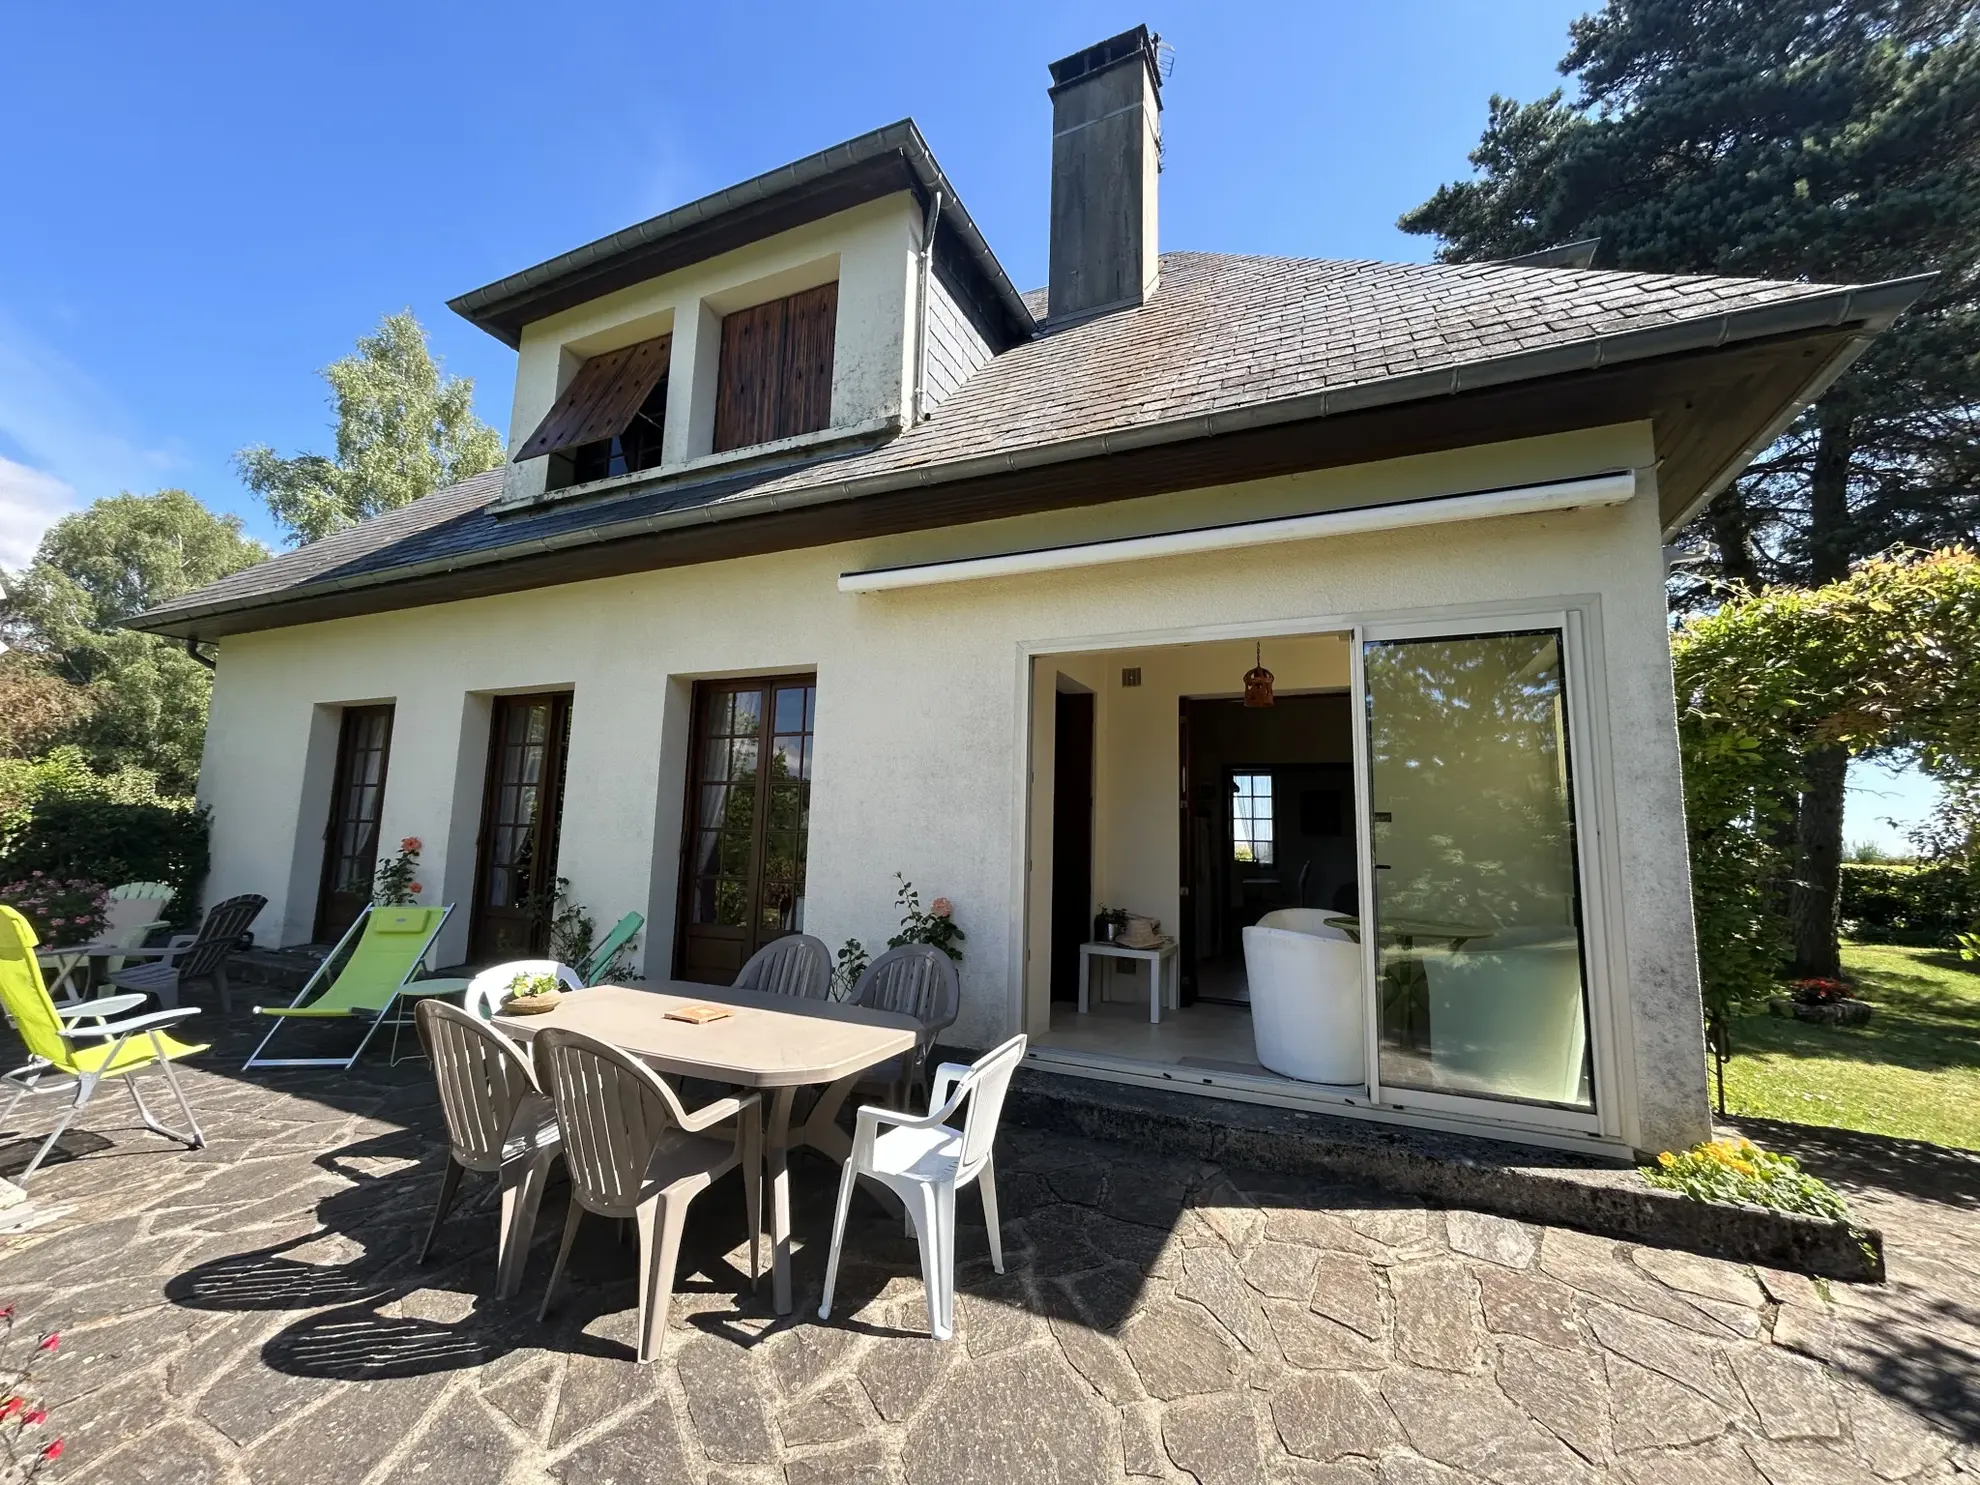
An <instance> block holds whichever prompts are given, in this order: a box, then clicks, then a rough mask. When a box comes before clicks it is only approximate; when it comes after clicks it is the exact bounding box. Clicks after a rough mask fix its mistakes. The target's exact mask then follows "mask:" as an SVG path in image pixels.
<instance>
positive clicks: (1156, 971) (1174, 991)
mask: <svg viewBox="0 0 1980 1485" xmlns="http://www.w3.org/2000/svg"><path fill="white" fill-rule="evenodd" d="M1095 959H1128V960H1138V961H1140V962H1141V963H1143V964H1146V965H1147V966H1148V1019H1149V1020H1150V1021H1153V1022H1158V1023H1159V1022H1160V1021H1161V1019H1162V1007H1163V1006H1167V1007H1168V1008H1169V1009H1170V1010H1172V1011H1173V1010H1178V1009H1180V1008H1181V1006H1182V966H1181V963H1180V962H1179V961H1178V960H1177V958H1176V941H1175V940H1174V939H1173V938H1165V939H1163V940H1162V941H1161V942H1160V943H1158V944H1153V945H1151V946H1150V947H1148V948H1146V949H1136V948H1131V947H1129V946H1128V945H1127V944H1100V943H1093V944H1081V945H1080V946H1079V1013H1080V1014H1081V1015H1082V1016H1084V1015H1085V1014H1086V1008H1087V1003H1088V1000H1089V998H1090V991H1091V985H1092V980H1093V961H1094V960H1095Z"/></svg>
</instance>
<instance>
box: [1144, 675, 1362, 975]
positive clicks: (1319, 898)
mask: <svg viewBox="0 0 1980 1485" xmlns="http://www.w3.org/2000/svg"><path fill="white" fill-rule="evenodd" d="M1181 710H1182V724H1183V734H1184V736H1185V738H1186V743H1185V748H1186V758H1185V761H1184V768H1183V774H1184V777H1185V778H1186V780H1187V788H1188V800H1187V807H1186V809H1185V810H1184V812H1183V826H1182V828H1183V838H1182V842H1181V850H1180V856H1181V860H1182V862H1183V882H1182V885H1183V889H1184V890H1183V892H1182V893H1181V899H1182V902H1183V917H1182V935H1181V938H1182V947H1181V955H1182V977H1183V986H1184V1004H1186V1005H1187V1004H1190V1003H1192V1002H1193V1001H1194V1000H1204V1001H1209V1002H1217V1003H1223V1004H1230V1005H1244V1004H1247V1003H1249V1001H1250V999H1251V992H1250V989H1249V985H1248V983H1247V981H1246V978H1245V966H1244V930H1245V929H1246V928H1249V927H1251V926H1252V925H1253V924H1255V923H1257V922H1258V920H1259V919H1260V918H1262V917H1264V916H1265V914H1267V913H1270V912H1275V911H1277V910H1278V909H1281V908H1319V909H1324V910H1328V911H1332V912H1338V913H1343V914H1346V915H1347V916H1350V917H1352V916H1353V915H1354V914H1355V912H1356V911H1357V910H1358V905H1359V899H1358V895H1357V894H1358V891H1359V869H1358V865H1357V860H1358V857H1357V852H1356V850H1355V841H1354V793H1353V790H1354V738H1353V734H1352V731H1351V728H1352V726H1353V717H1352V709H1351V707H1350V705H1349V701H1348V694H1347V692H1345V691H1325V692H1311V693H1306V694H1299V695H1289V696H1285V695H1282V696H1277V697H1275V698H1274V699H1273V704H1272V705H1271V706H1266V707H1259V706H1246V705H1245V704H1244V702H1243V701H1242V700H1241V699H1238V698H1235V697H1184V698H1182V700H1181ZM1191 992H1194V993H1193V995H1192V994H1191Z"/></svg>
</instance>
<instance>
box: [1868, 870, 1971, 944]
mask: <svg viewBox="0 0 1980 1485" xmlns="http://www.w3.org/2000/svg"><path fill="white" fill-rule="evenodd" d="M1976 885H1980V884H1976V883H1975V881H1974V876H1973V873H1972V872H1971V871H1970V870H1969V869H1968V868H1966V867H1964V866H1960V865H1958V864H1956V863H1952V862H1941V863H1936V864H1933V865H1928V866H1885V865H1878V866H1872V865H1868V864H1859V863H1856V862H1845V863H1844V864H1843V869H1842V912H1841V917H1842V923H1843V931H1844V932H1845V933H1847V934H1849V935H1850V936H1851V937H1853V938H1864V939H1883V938H1905V939H1914V940H1916V939H1926V940H1929V941H1931V942H1934V943H1943V942H1946V941H1947V940H1948V938H1949V936H1950V935H1952V934H1954V933H1963V932H1965V931H1966V930H1967V929H1969V928H1971V927H1972V926H1973V922H1974V919H1975V918H1980V892H1976V890H1975V888H1976Z"/></svg>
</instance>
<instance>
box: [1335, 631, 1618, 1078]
mask: <svg viewBox="0 0 1980 1485" xmlns="http://www.w3.org/2000/svg"><path fill="white" fill-rule="evenodd" d="M1566 633H1567V630H1566V624H1565V621H1560V622H1556V623H1552V624H1544V625H1543V624H1536V625H1535V626H1534V627H1531V628H1528V627H1519V628H1508V629H1504V630H1500V631H1497V632H1491V633H1470V634H1432V635H1419V634H1416V633H1411V632H1409V631H1395V632H1393V633H1389V634H1385V633H1383V632H1380V631H1377V632H1374V633H1372V634H1370V635H1369V636H1368V637H1366V638H1365V640H1364V643H1363V645H1362V653H1361V668H1362V677H1363V686H1364V696H1365V700H1366V706H1367V713H1366V723H1367V737H1366V745H1367V770H1368V799H1369V814H1368V818H1369V822H1370V839H1369V848H1370V851H1371V854H1372V857H1373V859H1372V862H1371V863H1370V864H1371V865H1372V866H1373V867H1374V870H1373V872H1372V874H1371V875H1372V883H1371V886H1370V891H1369V893H1368V898H1369V902H1370V905H1371V906H1372V909H1373V914H1374V922H1373V923H1372V924H1371V925H1369V927H1370V928H1371V930H1372V931H1371V932H1370V933H1368V934H1367V935H1366V936H1365V937H1366V939H1367V940H1368V942H1369V944H1370V949H1371V952H1370V957H1371V958H1372V960H1373V970H1374V997H1375V1024H1376V1028H1377V1032H1376V1037H1375V1043H1376V1047H1375V1051H1376V1061H1377V1067H1376V1070H1377V1075H1378V1077H1379V1081H1380V1087H1381V1090H1382V1096H1383V1098H1384V1099H1385V1100H1392V1099H1394V1098H1395V1095H1397V1094H1404V1095H1405V1096H1404V1097H1403V1098H1402V1099H1400V1100H1397V1101H1402V1102H1409V1101H1412V1100H1411V1099H1410V1098H1409V1097H1408V1095H1409V1094H1415V1095H1418V1096H1419V1097H1418V1099H1417V1100H1416V1101H1426V1100H1425V1099H1424V1098H1423V1097H1422V1096H1424V1095H1427V1096H1428V1099H1430V1100H1437V1101H1441V1100H1442V1099H1443V1098H1445V1097H1449V1098H1453V1099H1467V1100H1468V1099H1491V1100H1495V1101H1498V1102H1500V1103H1501V1104H1503V1103H1505V1102H1508V1101H1509V1102H1514V1103H1519V1104H1525V1105H1530V1106H1535V1112H1536V1113H1538V1111H1539V1109H1541V1108H1546V1109H1552V1110H1558V1111H1562V1112H1568V1113H1573V1114H1580V1115H1590V1114H1592V1113H1593V1111H1594V1106H1595V1104H1594V1088H1593V1079H1592V1074H1591V1071H1590V1066H1591V1064H1590V1055H1589V1031H1588V1028H1589V1011H1588V1004H1589V1002H1588V989H1587V976H1586V971H1585V966H1586V964H1587V962H1588V955H1587V954H1586V952H1585V943H1584V936H1583V915H1582V909H1581V893H1580V888H1579V880H1580V879H1579V870H1578V862H1577V843H1576V835H1575V832H1576V810H1575V798H1574V778H1573V771H1572V764H1571V760H1570V749H1569V731H1568V677H1567V670H1566V664H1567V658H1566V657H1567V650H1568V646H1567V644H1566V642H1565V641H1566ZM1508 1112H1510V1111H1508Z"/></svg>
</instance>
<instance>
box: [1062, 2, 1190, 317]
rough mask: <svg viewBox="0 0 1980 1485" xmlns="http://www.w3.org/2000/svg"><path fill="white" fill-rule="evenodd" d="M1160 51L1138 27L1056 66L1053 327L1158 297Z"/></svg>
mask: <svg viewBox="0 0 1980 1485" xmlns="http://www.w3.org/2000/svg"><path fill="white" fill-rule="evenodd" d="M1156 41H1157V38H1155V37H1154V36H1151V35H1150V34H1149V32H1148V28H1147V27H1146V26H1136V27H1135V28H1134V29H1133V30H1132V31H1123V32H1122V33H1121V34H1120V35H1119V36H1115V37H1112V38H1111V39H1109V40H1107V41H1103V42H1101V43H1100V44H1099V45H1097V46H1089V47H1088V48H1087V49H1086V50H1085V51H1082V52H1074V53H1073V54H1072V55H1071V56H1070V57H1064V58H1062V59H1060V60H1059V61H1057V62H1054V63H1053V64H1052V88H1051V97H1052V253H1051V275H1050V279H1049V295H1050V304H1049V308H1048V316H1049V318H1051V319H1053V320H1065V319H1077V318H1080V317H1082V316H1085V315H1090V314H1097V313H1099V312H1101V311H1103V310H1108V309H1117V308H1121V307H1124V306H1127V305H1133V304H1143V303H1146V302H1147V300H1148V298H1149V296H1150V295H1152V294H1153V293H1154V292H1155V283H1156V277H1157V274H1158V272H1159V265H1158V259H1157V256H1156V240H1155V181H1156V175H1157V173H1158V172H1159V170H1160V168H1161V139H1162V79H1161V75H1160V73H1159V72H1158V71H1157V70H1156V57H1155V47H1156Z"/></svg>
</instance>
